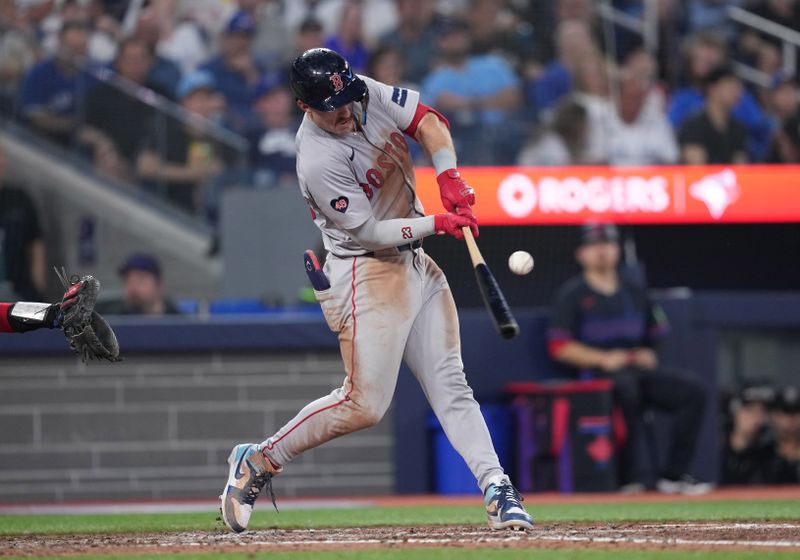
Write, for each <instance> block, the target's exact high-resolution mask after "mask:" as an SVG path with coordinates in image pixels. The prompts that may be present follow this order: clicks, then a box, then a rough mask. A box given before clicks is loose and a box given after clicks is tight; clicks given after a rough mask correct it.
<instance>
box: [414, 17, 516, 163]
mask: <svg viewBox="0 0 800 560" xmlns="http://www.w3.org/2000/svg"><path fill="white" fill-rule="evenodd" d="M470 48H471V45H470V37H469V33H468V30H467V27H466V24H465V23H464V22H462V21H457V20H451V21H449V22H447V23H446V24H445V25H443V26H442V29H441V31H440V34H439V53H440V63H439V65H438V66H437V67H436V68H435V69H434V70H433V71H432V72H431V73H430V74H429V75H428V77H427V78H425V81H424V82H423V83H422V92H421V93H422V100H423V102H424V103H426V104H428V105H431V106H433V107H436V108H437V109H439V110H441V111H442V112H443V113H444V114H445V115H447V116H448V118H449V119H450V124H451V125H452V127H453V133H454V134H453V135H454V137H455V140H456V142H457V143H460V146H458V154H459V159H460V160H461V161H463V162H464V163H469V164H472V165H479V164H491V163H496V164H502V163H503V162H504V161H507V160H508V159H509V158H510V161H508V163H511V162H513V161H514V159H516V153H517V151H518V147H517V146H513V147H510V146H509V145H508V144H504V142H508V141H511V140H512V139H513V140H514V141H516V138H515V137H514V130H513V127H512V126H511V122H512V119H511V115H512V112H513V110H514V109H516V108H517V107H519V105H520V98H521V95H520V88H519V81H518V79H517V77H516V75H515V74H514V72H513V70H512V69H511V67H510V66H509V65H508V63H506V62H505V61H504V60H503V59H502V58H500V57H497V56H495V55H481V56H470V54H469V52H470ZM459 141H460V142H459ZM487 145H488V146H492V148H493V149H494V152H493V151H492V150H491V149H487ZM504 158H505V160H504Z"/></svg>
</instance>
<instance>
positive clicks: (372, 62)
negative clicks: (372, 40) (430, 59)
mask: <svg viewBox="0 0 800 560" xmlns="http://www.w3.org/2000/svg"><path fill="white" fill-rule="evenodd" d="M405 68H406V59H405V57H404V56H403V53H402V52H401V51H399V50H398V49H396V48H394V47H391V46H388V45H384V46H381V47H378V49H376V50H375V51H374V52H373V53H372V56H370V59H369V66H368V67H367V75H368V76H370V77H372V78H374V79H376V80H378V81H379V82H383V83H384V84H392V85H397V86H403V87H410V88H412V89H414V84H413V83H411V82H407V81H406V80H405V78H404V76H405V75H406V72H405Z"/></svg>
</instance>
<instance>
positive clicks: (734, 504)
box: [0, 500, 800, 535]
mask: <svg viewBox="0 0 800 560" xmlns="http://www.w3.org/2000/svg"><path fill="white" fill-rule="evenodd" d="M528 509H530V511H531V513H533V515H534V516H535V518H536V522H537V523H539V524H542V523H546V524H551V523H556V522H562V521H573V522H586V521H588V522H613V521H720V520H749V521H770V520H797V519H800V503H798V502H797V501H796V500H762V501H738V500H724V501H715V502H706V501H704V502H697V501H690V500H687V501H681V502H667V503H622V504H619V503H607V504H547V505H543V506H541V507H537V506H536V504H535V503H532V502H531V503H528ZM215 518H216V515H215V513H180V514H177V513H153V514H130V515H122V514H118V515H79V516H75V515H19V516H0V534H2V535H14V534H44V535H48V534H74V533H100V534H108V533H146V532H155V531H211V530H214V529H215V527H217V526H218V525H219V524H218V522H217V521H215ZM484 522H485V516H484V514H483V511H482V510H481V507H480V501H479V500H476V504H475V505H473V506H465V505H461V506H419V507H380V508H379V507H367V508H354V509H316V510H290V511H284V512H282V513H275V511H274V510H273V509H271V506H270V507H269V508H266V507H262V508H261V509H260V510H256V511H255V512H254V513H253V517H252V519H251V521H250V528H251V529H274V528H284V529H289V528H297V529H318V528H325V527H367V526H375V525H378V526H390V525H408V526H411V525H463V524H469V525H478V524H482V523H484Z"/></svg>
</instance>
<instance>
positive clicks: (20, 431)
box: [0, 353, 394, 502]
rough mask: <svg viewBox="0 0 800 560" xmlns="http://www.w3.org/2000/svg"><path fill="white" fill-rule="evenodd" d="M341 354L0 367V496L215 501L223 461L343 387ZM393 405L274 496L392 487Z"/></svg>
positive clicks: (314, 457) (291, 474)
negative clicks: (239, 445) (233, 450)
mask: <svg viewBox="0 0 800 560" xmlns="http://www.w3.org/2000/svg"><path fill="white" fill-rule="evenodd" d="M343 376H344V372H343V369H342V365H341V358H340V357H339V356H338V354H333V353H324V354H285V355H276V354H258V353H252V354H244V355H242V354H234V353H225V354H207V355H196V354H183V355H168V356H164V355H158V356H134V357H132V358H130V359H128V360H126V361H124V362H122V363H119V364H98V363H92V364H90V365H89V366H84V365H82V364H79V363H76V362H74V361H72V360H69V359H66V360H65V359H64V358H39V359H34V358H3V360H2V362H0V502H42V501H69V500H94V499H125V498H136V499H142V498H188V497H192V498H216V496H217V495H218V494H219V493H220V491H221V490H222V487H223V485H224V483H225V480H226V477H227V466H226V463H225V459H226V458H227V455H228V453H229V452H230V449H231V447H232V446H233V445H234V444H236V443H241V442H248V441H250V442H260V441H262V440H263V439H264V437H265V436H267V435H271V434H272V433H273V432H275V431H276V430H277V429H278V428H279V427H280V426H281V425H283V423H285V422H286V421H287V420H289V419H290V418H291V417H292V416H293V415H294V414H295V413H296V412H297V411H298V410H299V409H300V408H301V407H302V406H304V405H305V404H307V403H308V401H310V400H312V399H314V398H317V397H320V396H322V395H324V394H327V393H328V392H330V391H331V390H332V389H333V388H335V387H337V386H338V385H340V384H341V382H342V380H343ZM391 416H392V414H391V411H390V412H389V413H388V414H387V415H386V417H385V418H384V420H383V421H382V422H381V423H380V424H379V425H378V426H376V427H374V428H372V429H370V430H366V431H363V432H359V433H356V434H351V435H349V436H346V437H344V438H341V439H339V440H335V441H332V442H330V443H328V444H327V445H325V446H323V447H322V448H319V449H315V450H312V451H309V452H307V453H305V454H304V455H303V456H301V457H300V458H299V459H297V460H296V461H295V462H293V463H292V464H291V465H289V466H288V467H287V468H286V471H285V473H284V474H282V475H281V476H280V478H278V479H277V480H276V481H275V490H276V493H277V494H278V496H279V497H281V496H323V495H340V496H350V495H359V494H360V495H364V494H381V493H390V492H392V491H393V487H394V466H393V457H392V448H393V442H392V419H391Z"/></svg>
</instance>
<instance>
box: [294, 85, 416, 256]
mask: <svg viewBox="0 0 800 560" xmlns="http://www.w3.org/2000/svg"><path fill="white" fill-rule="evenodd" d="M359 77H360V78H361V79H362V80H364V81H365V82H366V83H367V87H368V88H369V97H370V102H369V106H368V110H367V119H366V121H367V122H366V124H364V125H363V126H361V127H360V128H361V130H359V131H354V132H351V133H350V134H347V135H345V136H338V135H335V134H331V133H330V132H326V131H324V130H322V129H321V128H319V127H318V126H317V125H315V124H314V123H313V122H312V121H311V119H309V118H308V117H306V118H305V119H303V123H302V124H301V125H300V129H299V130H298V132H297V178H298V179H299V182H300V190H301V191H302V193H303V196H304V197H305V199H306V201H307V202H308V204H309V206H310V207H311V213H312V217H313V219H314V223H315V224H316V225H317V227H319V229H320V230H321V231H322V238H323V242H324V244H325V249H326V250H327V251H328V252H331V253H334V254H335V255H338V256H353V255H363V254H364V253H366V252H368V251H367V250H366V249H364V248H363V247H361V246H360V245H359V244H358V243H357V242H356V241H355V240H353V239H351V238H350V236H348V235H347V233H346V231H345V230H351V229H354V228H357V227H358V226H360V225H362V224H363V223H364V222H365V221H367V219H368V218H369V217H370V216H374V217H375V219H376V220H388V219H391V218H415V217H419V216H423V215H424V214H425V212H424V210H423V208H422V205H421V204H420V202H419V200H418V199H417V197H416V193H415V190H414V189H415V183H414V163H413V161H412V160H411V155H410V154H409V150H408V141H407V140H406V137H405V135H404V134H403V132H402V131H404V130H406V129H407V128H408V127H409V125H410V124H411V121H412V119H413V118H414V113H415V112H416V109H417V104H418V103H419V93H417V92H416V91H413V90H410V89H406V88H400V87H391V86H387V85H386V84H382V83H380V82H376V81H375V80H373V79H371V78H367V77H365V76H359Z"/></svg>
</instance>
